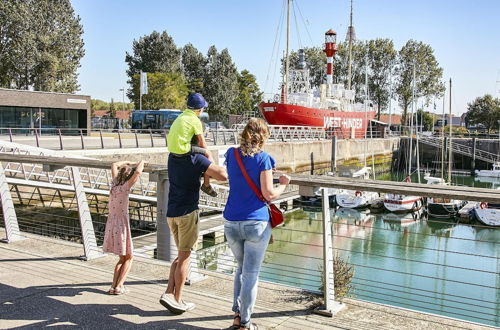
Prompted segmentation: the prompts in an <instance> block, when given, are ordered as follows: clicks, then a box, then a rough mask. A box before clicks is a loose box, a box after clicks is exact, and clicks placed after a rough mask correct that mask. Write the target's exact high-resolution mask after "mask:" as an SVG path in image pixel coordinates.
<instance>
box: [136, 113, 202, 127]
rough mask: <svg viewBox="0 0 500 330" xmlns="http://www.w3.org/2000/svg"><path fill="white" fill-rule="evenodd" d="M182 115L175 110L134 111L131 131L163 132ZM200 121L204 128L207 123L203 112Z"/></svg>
mask: <svg viewBox="0 0 500 330" xmlns="http://www.w3.org/2000/svg"><path fill="white" fill-rule="evenodd" d="M181 113H182V111H181V110H177V109H160V110H134V111H132V128H133V129H148V130H149V129H151V130H164V129H169V128H170V126H172V123H173V122H174V120H175V119H176V118H177V117H178V116H179V115H180V114H181ZM200 120H201V122H202V123H203V124H204V126H205V125H206V124H207V123H208V114H207V113H206V112H203V113H202V114H201V115H200Z"/></svg>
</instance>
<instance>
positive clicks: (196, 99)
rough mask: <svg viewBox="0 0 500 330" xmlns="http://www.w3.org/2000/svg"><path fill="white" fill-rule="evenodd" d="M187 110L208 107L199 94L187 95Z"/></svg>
mask: <svg viewBox="0 0 500 330" xmlns="http://www.w3.org/2000/svg"><path fill="white" fill-rule="evenodd" d="M187 107H188V109H202V108H206V107H208V102H207V101H205V98H204V97H203V96H202V95H201V94H200V93H192V94H189V96H188V99H187Z"/></svg>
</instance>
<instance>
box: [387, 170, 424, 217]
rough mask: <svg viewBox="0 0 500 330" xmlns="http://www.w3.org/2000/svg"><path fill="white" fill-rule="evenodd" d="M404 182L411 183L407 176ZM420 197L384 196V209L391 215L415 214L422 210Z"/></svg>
mask: <svg viewBox="0 0 500 330" xmlns="http://www.w3.org/2000/svg"><path fill="white" fill-rule="evenodd" d="M406 182H411V180H410V177H409V176H408V177H407V179H406ZM422 204H423V203H422V197H419V196H406V195H400V194H385V198H384V207H385V208H386V209H387V210H389V212H393V213H403V212H415V211H418V210H420V208H422Z"/></svg>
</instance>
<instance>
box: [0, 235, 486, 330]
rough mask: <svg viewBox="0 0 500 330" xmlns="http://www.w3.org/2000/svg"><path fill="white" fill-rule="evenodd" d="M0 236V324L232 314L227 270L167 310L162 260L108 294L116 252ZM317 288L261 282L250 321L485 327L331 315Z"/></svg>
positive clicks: (381, 314) (215, 325) (360, 311)
mask: <svg viewBox="0 0 500 330" xmlns="http://www.w3.org/2000/svg"><path fill="white" fill-rule="evenodd" d="M3 234H4V233H3V230H2V229H0V236H2V235H3ZM25 236H26V237H28V239H25V240H22V241H18V242H16V243H11V244H5V243H3V244H0V267H1V268H0V328H2V329H6V328H18V327H23V328H28V329H38V328H41V327H48V326H59V327H62V328H65V327H74V328H85V329H129V328H130V329H131V328H134V329H137V328H139V329H143V328H144V329H146V328H147V329H227V328H228V327H229V326H230V325H231V322H232V317H231V312H230V310H231V300H232V297H231V295H232V278H231V277H230V276H226V275H222V274H214V275H213V276H209V277H208V278H207V279H206V280H203V281H201V282H199V283H196V284H194V285H192V286H188V287H187V288H186V290H185V291H186V292H185V299H186V301H192V302H195V303H196V304H197V307H196V309H194V310H193V311H191V312H188V313H185V314H183V315H172V314H171V313H170V312H168V311H167V310H165V309H164V308H163V307H162V306H161V305H160V304H159V302H158V299H159V296H160V294H161V293H162V292H163V290H164V289H165V281H164V279H165V276H166V274H167V273H168V267H167V264H166V263H164V262H161V261H156V260H151V259H144V258H140V257H136V258H135V261H134V264H133V266H132V271H131V275H130V276H129V279H128V281H127V283H126V284H127V285H128V287H129V289H130V293H128V294H125V295H122V296H110V295H107V294H106V290H107V289H108V288H109V284H110V280H111V277H112V270H113V265H114V263H115V262H116V257H115V256H106V257H103V258H99V259H95V260H92V261H87V262H84V261H81V260H79V259H78V256H79V255H80V254H81V250H82V248H81V245H78V244H74V243H69V242H65V241H60V240H55V239H51V238H44V237H40V236H37V235H31V234H27V235H25ZM315 300H317V298H315V296H312V295H310V294H306V293H304V292H301V291H300V290H296V289H291V288H287V287H280V286H277V285H273V284H269V283H261V284H260V286H259V294H258V300H257V304H256V306H255V309H254V316H253V319H252V320H253V321H254V322H256V323H258V324H259V325H260V328H261V329H297V330H302V329H487V327H481V326H477V325H474V324H471V323H467V322H459V321H453V320H449V319H445V318H439V317H435V316H430V315H426V314H421V313H416V312H410V311H406V310H400V309H395V308H387V307H384V306H381V305H376V304H369V303H365V302H361V301H357V300H348V301H347V308H345V309H344V310H343V311H341V312H340V313H339V314H337V315H336V316H335V317H334V318H328V317H323V316H319V315H315V314H311V312H310V310H309V307H311V305H312V304H313V303H314V301H315Z"/></svg>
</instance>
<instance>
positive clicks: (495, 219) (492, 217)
mask: <svg viewBox="0 0 500 330" xmlns="http://www.w3.org/2000/svg"><path fill="white" fill-rule="evenodd" d="M497 189H498V190H500V188H497ZM473 214H474V216H475V218H476V219H477V220H478V221H479V222H481V223H483V224H485V225H487V226H492V227H500V204H493V203H489V204H488V203H486V202H481V203H477V205H476V207H474V209H473Z"/></svg>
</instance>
